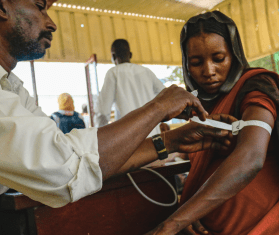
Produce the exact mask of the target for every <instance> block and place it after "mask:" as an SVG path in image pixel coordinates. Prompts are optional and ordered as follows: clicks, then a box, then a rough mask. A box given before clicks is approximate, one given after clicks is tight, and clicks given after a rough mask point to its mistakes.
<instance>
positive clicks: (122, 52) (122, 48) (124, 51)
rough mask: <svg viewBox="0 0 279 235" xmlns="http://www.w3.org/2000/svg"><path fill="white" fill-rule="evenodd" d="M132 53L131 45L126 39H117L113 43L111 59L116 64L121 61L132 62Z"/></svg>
mask: <svg viewBox="0 0 279 235" xmlns="http://www.w3.org/2000/svg"><path fill="white" fill-rule="evenodd" d="M131 58H132V53H131V52H130V46H129V43H128V42H127V40H125V39H116V40H115V41H114V42H113V43H112V45H111V60H112V62H113V63H114V64H115V65H118V64H121V63H126V62H128V63H130V59H131Z"/></svg>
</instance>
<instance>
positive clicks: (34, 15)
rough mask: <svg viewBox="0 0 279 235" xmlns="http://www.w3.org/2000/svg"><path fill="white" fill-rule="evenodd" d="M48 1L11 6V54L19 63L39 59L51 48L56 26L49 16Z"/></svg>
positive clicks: (29, 0)
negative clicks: (47, 10)
mask: <svg viewBox="0 0 279 235" xmlns="http://www.w3.org/2000/svg"><path fill="white" fill-rule="evenodd" d="M46 5H47V3H46V0H16V1H11V3H10V4H9V19H8V20H9V22H10V26H11V30H10V31H8V33H7V35H6V36H7V39H8V42H9V44H10V54H11V55H12V56H13V57H15V58H16V59H17V60H18V61H23V60H33V59H39V58H41V57H43V56H44V55H45V52H46V49H47V48H49V47H50V45H51V40H52V32H55V31H56V25H55V24H54V23H53V21H52V20H51V19H50V18H49V16H48V15H47V12H46V9H47V6H46Z"/></svg>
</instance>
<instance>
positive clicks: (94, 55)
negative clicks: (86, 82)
mask: <svg viewBox="0 0 279 235" xmlns="http://www.w3.org/2000/svg"><path fill="white" fill-rule="evenodd" d="M93 66H94V72H95V83H96V89H97V95H98V96H99V84H98V75H97V55H96V54H93Z"/></svg>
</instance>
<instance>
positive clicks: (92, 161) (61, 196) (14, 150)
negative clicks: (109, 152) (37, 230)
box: [0, 91, 102, 207]
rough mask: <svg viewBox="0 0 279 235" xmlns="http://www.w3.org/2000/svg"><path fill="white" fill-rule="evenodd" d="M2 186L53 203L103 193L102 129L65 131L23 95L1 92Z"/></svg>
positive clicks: (0, 142)
mask: <svg viewBox="0 0 279 235" xmlns="http://www.w3.org/2000/svg"><path fill="white" fill-rule="evenodd" d="M0 184H3V185H5V186H7V187H9V188H13V189H16V190H17V191H19V192H22V193H23V194H25V195H26V196H28V197H30V198H32V199H33V200H36V201H40V202H42V203H43V204H46V205H48V206H51V207H61V206H64V205H66V204H67V203H69V202H74V201H77V200H79V199H80V198H82V197H85V196H87V195H90V194H93V193H95V192H97V191H99V190H100V189H101V187H102V172H101V169H100V167H99V153H98V139H97V129H96V128H88V129H79V130H77V129H74V130H72V131H71V132H70V133H68V134H66V135H64V134H63V133H62V132H61V131H60V130H59V129H58V128H57V127H56V125H55V123H54V122H53V121H52V120H51V119H49V118H48V117H37V116H34V115H33V114H32V113H31V112H29V111H28V110H27V109H25V108H24V107H23V106H22V105H21V103H20V99H19V97H18V96H17V95H14V94H12V93H9V92H5V91H0Z"/></svg>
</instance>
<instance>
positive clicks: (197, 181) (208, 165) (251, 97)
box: [181, 69, 279, 235]
mask: <svg viewBox="0 0 279 235" xmlns="http://www.w3.org/2000/svg"><path fill="white" fill-rule="evenodd" d="M260 73H265V74H270V75H272V76H274V75H275V73H272V72H269V71H267V70H265V69H254V70H249V71H248V72H246V73H245V74H244V75H243V76H242V77H241V78H240V79H239V81H238V82H237V83H236V85H235V86H234V87H233V89H232V90H231V91H230V93H228V94H226V95H224V96H223V98H221V99H220V100H219V102H218V103H217V104H216V106H215V107H214V109H213V111H212V113H211V114H215V113H225V114H231V115H232V114H233V113H234V104H235V100H236V96H237V93H238V92H239V90H240V89H241V87H242V86H243V84H244V82H245V81H246V80H247V79H249V78H251V77H253V76H255V75H257V74H260ZM276 76H278V75H277V74H276ZM251 104H252V105H260V106H262V107H265V108H267V109H268V110H270V111H271V113H272V114H273V116H274V118H276V117H277V113H276V107H275V105H274V103H273V102H272V101H271V100H270V99H269V98H268V96H267V95H264V94H263V93H261V92H254V91H253V92H250V93H249V94H248V95H246V96H245V99H244V101H243V102H242V104H241V106H242V107H241V111H242V112H243V111H244V109H245V108H246V107H247V106H248V105H251ZM276 142H277V143H276ZM278 150H279V147H278V138H277V133H275V132H274V133H272V137H271V141H270V144H269V148H268V152H267V158H266V161H265V164H264V167H263V169H262V170H261V171H260V172H259V173H258V175H257V176H256V177H255V179H254V180H253V181H252V182H251V183H250V184H249V185H247V186H246V187H245V188H244V189H243V190H242V191H241V192H239V193H238V194H237V195H236V196H234V197H232V198H231V199H229V200H228V201H226V202H225V203H224V204H223V205H221V206H220V207H219V208H217V209H216V210H214V211H212V212H211V213H209V214H208V215H206V216H205V217H204V218H203V219H201V222H202V224H203V225H204V226H205V227H206V228H207V229H208V230H209V231H210V233H211V234H213V235H215V234H216V235H217V234H218V235H247V234H248V235H266V234H272V235H276V234H279V202H278V200H279V163H278V156H277V155H278ZM189 158H190V161H191V170H190V173H189V175H188V177H187V180H186V183H185V186H184V190H183V193H182V197H181V202H182V203H184V202H185V201H187V200H188V199H189V198H191V197H192V196H193V195H194V194H195V192H196V191H197V190H198V189H199V188H200V186H201V185H202V184H203V183H204V182H205V181H206V180H207V179H208V178H209V177H210V176H211V175H212V174H213V173H214V172H215V170H216V169H217V168H218V167H219V166H220V164H221V163H222V162H223V160H224V157H222V156H218V153H214V151H213V150H209V151H201V152H198V153H193V154H189Z"/></svg>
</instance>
